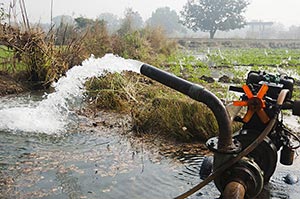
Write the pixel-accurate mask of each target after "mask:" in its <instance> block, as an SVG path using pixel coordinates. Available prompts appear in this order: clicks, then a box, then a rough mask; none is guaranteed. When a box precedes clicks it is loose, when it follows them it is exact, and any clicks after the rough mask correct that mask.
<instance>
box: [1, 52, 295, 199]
mask: <svg viewBox="0 0 300 199" xmlns="http://www.w3.org/2000/svg"><path fill="white" fill-rule="evenodd" d="M112 63H113V65H114V66H117V68H115V69H113V71H120V70H123V69H124V68H122V67H127V68H131V69H132V70H136V69H135V68H136V65H138V64H137V63H134V64H133V63H132V62H131V61H127V60H124V59H121V58H117V57H114V56H112V55H109V56H106V57H105V58H102V59H94V58H91V59H90V60H88V61H86V62H84V63H83V66H84V67H85V69H86V70H82V67H81V66H78V67H74V69H73V70H71V71H70V72H69V73H68V74H67V78H64V79H62V80H60V81H58V82H57V84H56V85H55V92H53V93H51V94H43V93H28V94H23V95H21V96H7V97H3V98H0V198H24V199H25V198H47V199H50V198H53V199H54V198H59V199H64V198H103V199H106V198H112V199H116V198H131V199H132V198H137V199H142V198H143V199H147V198H149V199H163V198H174V197H175V196H177V195H179V194H181V193H182V192H184V191H186V190H188V189H189V188H191V187H192V186H194V185H196V184H197V183H199V182H200V178H199V170H200V165H201V163H202V160H203V155H204V153H205V152H204V151H203V153H201V152H199V151H201V150H200V149H199V150H188V148H193V147H194V148H197V147H199V148H201V145H193V146H190V147H180V146H172V145H169V144H168V143H164V142H163V141H161V140H159V139H158V138H156V137H136V136H133V135H132V134H131V133H130V132H129V130H130V118H128V116H124V115H120V114H117V113H107V112H97V113H95V114H94V116H93V117H89V116H84V115H81V114H77V112H76V111H75V110H79V109H80V107H78V105H80V97H79V96H80V95H82V93H83V90H82V87H83V86H82V85H83V83H84V81H85V79H87V78H89V77H91V76H94V75H99V74H100V73H102V72H103V71H104V70H106V69H107V68H105V67H104V66H107V65H111V64H112ZM92 65H98V66H99V67H97V69H94V68H93V67H92ZM122 65H125V66H122ZM125 69H126V68H125ZM82 71H84V72H82ZM82 73H83V74H82ZM75 107H77V108H75ZM298 130H299V129H298ZM195 151H196V152H195ZM299 159H300V158H299V157H296V160H295V163H294V165H293V166H290V167H287V166H282V165H280V163H279V164H278V167H277V170H276V172H275V174H274V176H273V177H272V178H271V181H270V183H269V184H268V185H266V186H265V188H264V191H263V193H262V194H261V196H259V198H262V199H266V198H274V199H275V198H292V199H297V198H299V194H300V183H296V184H294V185H288V184H286V183H285V182H284V180H283V179H284V177H285V176H286V175H287V174H288V173H292V174H293V175H295V176H299V177H300V170H299V168H300V161H299ZM218 197H219V192H218V190H217V189H216V188H215V186H214V184H213V183H210V184H209V185H207V186H206V187H205V188H203V189H202V190H200V191H199V192H197V193H196V194H194V195H193V196H191V197H190V198H201V199H212V198H218Z"/></svg>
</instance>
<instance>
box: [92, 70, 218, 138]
mask: <svg viewBox="0 0 300 199" xmlns="http://www.w3.org/2000/svg"><path fill="white" fill-rule="evenodd" d="M86 86H87V96H89V100H90V106H91V107H94V108H97V109H106V110H113V111H118V112H123V113H128V114H131V116H132V124H133V129H134V130H135V131H136V132H138V133H155V134H159V135H162V136H164V137H168V138H173V139H176V140H180V141H195V140H201V141H205V140H206V139H207V138H209V137H212V136H214V135H216V133H217V123H216V120H215V118H214V115H213V114H212V112H211V111H210V110H209V109H208V108H207V107H206V105H204V104H202V103H199V102H196V101H193V100H192V99H190V98H188V97H187V96H185V95H183V94H181V93H178V92H176V91H174V90H172V89H170V88H167V87H165V86H164V85H161V84H159V83H157V82H154V81H152V80H150V79H148V78H147V77H145V76H142V75H140V74H136V73H133V72H124V73H122V74H118V73H113V74H112V73H108V74H106V75H104V76H102V77H100V78H93V79H91V80H89V81H88V82H87V84H86Z"/></svg>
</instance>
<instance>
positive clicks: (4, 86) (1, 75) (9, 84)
mask: <svg viewBox="0 0 300 199" xmlns="http://www.w3.org/2000/svg"><path fill="white" fill-rule="evenodd" d="M27 90H28V88H26V87H25V86H23V83H21V82H19V81H18V80H16V78H15V77H13V76H11V75H9V74H7V73H5V72H1V71H0V96H4V95H9V94H17V93H21V92H25V91H27Z"/></svg>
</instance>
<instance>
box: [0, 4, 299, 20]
mask: <svg viewBox="0 0 300 199" xmlns="http://www.w3.org/2000/svg"><path fill="white" fill-rule="evenodd" d="M2 1H3V0H2ZM10 1H11V0H4V2H5V3H9V2H10ZM186 2H187V0H53V15H54V16H57V15H62V14H66V15H71V16H74V17H77V16H81V15H82V16H85V17H89V18H95V17H97V16H98V15H99V14H100V13H103V12H111V13H114V14H116V15H118V16H120V17H122V16H123V15H124V11H125V9H126V8H133V10H134V11H138V12H139V13H140V14H141V16H142V17H143V19H144V20H146V19H147V18H149V17H150V16H151V13H152V12H153V11H155V9H156V8H158V7H165V6H168V7H170V8H171V9H173V10H176V11H177V13H178V14H179V11H181V10H182V8H183V5H184V4H186ZM250 2H251V4H250V5H249V6H248V9H247V12H246V13H245V16H246V18H247V20H249V21H250V20H262V21H274V22H279V23H282V24H284V25H286V26H290V25H300V0H250ZM25 4H26V7H27V12H28V15H29V18H30V20H31V21H33V22H39V21H41V22H49V21H50V10H51V9H50V8H51V0H25Z"/></svg>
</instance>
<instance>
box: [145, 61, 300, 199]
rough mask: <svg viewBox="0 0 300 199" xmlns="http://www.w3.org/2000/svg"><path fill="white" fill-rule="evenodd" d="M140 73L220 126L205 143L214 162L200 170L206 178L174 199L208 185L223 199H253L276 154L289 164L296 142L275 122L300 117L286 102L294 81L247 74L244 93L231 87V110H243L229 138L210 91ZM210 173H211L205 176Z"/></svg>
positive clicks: (296, 105) (222, 110)
mask: <svg viewBox="0 0 300 199" xmlns="http://www.w3.org/2000/svg"><path fill="white" fill-rule="evenodd" d="M141 73H142V74H144V75H146V76H148V77H150V78H152V79H154V80H156V81H158V82H160V83H162V84H164V85H166V86H168V87H170V88H173V89H175V90H177V91H179V92H181V93H183V94H186V95H188V96H189V97H191V98H192V99H195V100H196V101H199V102H202V103H204V104H206V105H207V106H208V107H209V108H210V109H211V110H212V112H213V114H214V115H215V118H216V120H217V123H218V126H219V135H218V137H214V138H211V139H209V140H208V141H207V147H208V148H209V149H210V150H211V151H212V152H213V153H214V157H213V160H212V161H204V163H205V164H203V165H202V168H201V171H200V173H202V174H205V175H203V176H205V177H206V178H205V179H204V180H203V181H202V182H200V183H199V184H198V185H196V186H195V187H193V188H192V189H190V190H189V191H187V192H185V193H183V194H181V195H180V196H178V197H176V198H178V199H181V198H186V197H188V196H190V195H191V194H193V193H195V192H196V191H198V190H199V189H201V188H202V187H204V186H205V185H206V184H208V183H209V182H211V181H212V180H214V182H215V185H216V187H217V188H218V190H219V191H220V192H221V196H222V197H223V198H225V199H229V198H230V199H234V198H239V199H242V198H254V197H256V196H257V195H258V194H259V193H260V192H261V190H262V188H263V185H264V184H266V183H267V182H268V181H269V179H270V177H271V176H272V175H273V173H274V171H275V169H276V163H277V159H278V158H277V151H279V150H281V157H280V162H281V163H282V164H285V165H291V164H292V163H293V158H294V157H293V155H294V150H295V149H296V148H297V147H299V144H297V146H296V145H294V142H292V140H296V141H298V142H299V139H298V137H297V136H296V135H295V134H293V133H292V132H290V130H289V129H288V128H286V127H285V125H284V124H283V121H282V118H280V113H281V111H282V110H284V109H290V110H292V113H293V115H297V116H300V101H292V100H291V98H292V93H293V86H294V79H293V78H291V77H288V76H286V75H272V74H268V73H264V72H256V71H251V72H249V73H248V77H247V81H246V84H245V85H244V86H243V87H235V86H231V87H230V90H231V91H235V92H240V93H242V96H241V99H240V101H235V102H233V105H234V106H236V107H242V106H244V107H247V111H246V113H245V114H244V115H243V117H241V116H236V117H234V120H235V121H238V122H241V123H242V128H241V129H240V130H239V131H238V132H235V133H233V132H232V126H231V125H232V124H231V123H232V121H231V118H230V115H229V114H228V111H227V109H226V107H225V106H224V104H223V103H222V102H221V100H220V99H218V98H217V97H216V96H215V95H214V94H213V93H211V92H210V91H208V90H206V89H205V88H203V87H201V86H199V85H197V84H193V83H191V82H188V81H186V80H184V79H181V78H179V77H176V76H174V75H172V74H170V73H167V72H165V71H163V70H160V69H158V68H155V67H154V66H150V65H147V64H143V65H142V66H141ZM210 162H213V163H211V164H213V165H211V164H210ZM210 167H212V168H213V172H208V171H211V169H207V168H210Z"/></svg>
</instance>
